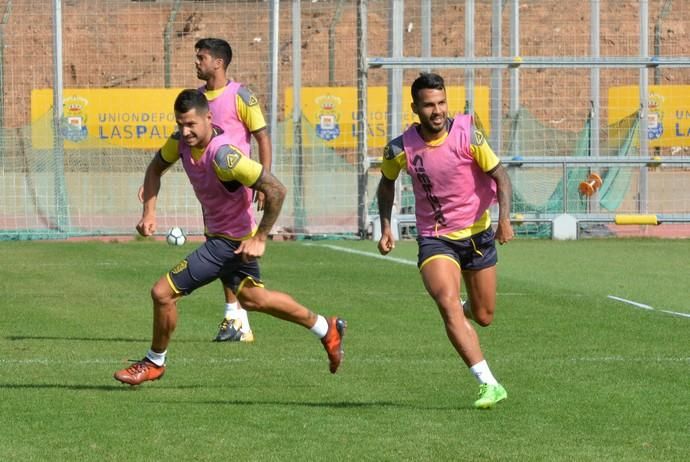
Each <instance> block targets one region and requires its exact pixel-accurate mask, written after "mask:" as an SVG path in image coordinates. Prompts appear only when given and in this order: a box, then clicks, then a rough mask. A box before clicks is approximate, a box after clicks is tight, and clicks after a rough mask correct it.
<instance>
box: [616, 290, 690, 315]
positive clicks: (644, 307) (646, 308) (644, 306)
mask: <svg viewBox="0 0 690 462" xmlns="http://www.w3.org/2000/svg"><path fill="white" fill-rule="evenodd" d="M608 298H610V299H612V300H617V301H619V302H623V303H627V304H628V305H632V306H635V307H637V308H642V309H644V310H649V311H660V312H662V313H666V314H672V315H674V316H682V317H684V318H690V314H688V313H680V312H678V311H668V310H657V309H655V308H654V307H652V306H649V305H645V304H644V303H638V302H633V301H632V300H626V299H625V298H620V297H616V296H615V295H608Z"/></svg>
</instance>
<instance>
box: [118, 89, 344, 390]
mask: <svg viewBox="0 0 690 462" xmlns="http://www.w3.org/2000/svg"><path fill="white" fill-rule="evenodd" d="M175 119H176V122H177V126H178V132H177V135H176V137H177V138H178V140H179V142H178V149H177V151H175V152H171V151H165V150H161V151H158V153H156V155H155V156H154V158H153V159H152V160H151V162H150V163H149V165H148V167H147V169H146V174H145V176H144V193H143V197H144V205H143V211H142V216H141V220H140V221H139V223H138V224H137V226H136V228H137V231H138V232H139V234H141V235H142V236H151V235H153V234H154V233H155V231H156V201H157V198H158V192H159V191H160V185H161V177H162V176H163V173H164V172H165V171H166V170H167V169H168V168H169V167H170V166H171V165H172V164H174V163H175V162H177V161H178V160H181V161H182V166H183V167H184V170H185V172H186V173H187V176H188V178H189V181H190V183H191V184H192V186H193V188H194V193H195V194H196V197H197V199H198V200H199V202H200V204H201V209H202V213H203V217H204V223H205V227H206V231H205V234H206V241H205V243H204V244H202V245H201V246H200V247H198V248H197V249H196V250H195V251H194V252H192V253H191V254H189V255H188V256H187V257H186V258H185V259H184V260H182V261H181V262H180V263H178V264H177V265H176V266H175V267H174V268H173V269H171V270H170V271H169V272H168V273H166V274H165V275H163V276H162V277H161V278H160V279H159V280H158V281H157V282H156V283H155V284H154V286H153V288H152V289H151V298H152V300H153V338H152V341H151V348H150V349H149V351H148V352H147V354H146V356H145V357H144V358H143V359H141V360H140V361H137V362H135V363H134V364H133V365H131V366H130V367H128V368H125V369H122V370H119V371H116V372H115V374H114V377H115V379H116V380H118V381H120V382H122V383H128V384H130V385H138V384H140V383H142V382H145V381H148V380H157V379H159V378H161V377H162V376H163V374H164V373H165V368H166V365H165V362H166V354H167V350H168V344H169V343H170V338H171V336H172V333H173V331H174V330H175V327H176V325H177V301H178V300H179V299H180V298H182V297H183V296H185V295H189V294H191V293H192V292H193V291H194V290H196V289H198V288H199V287H202V286H204V285H206V284H209V283H210V282H212V281H214V280H216V279H220V280H221V281H222V282H223V284H224V285H225V286H227V287H229V288H231V289H232V290H233V293H236V294H237V296H238V298H239V301H240V303H241V304H242V306H244V307H245V308H247V309H249V310H256V311H261V312H264V313H267V314H270V315H272V316H274V317H277V318H280V319H283V320H286V321H290V322H293V323H296V324H299V325H301V326H304V327H306V328H307V329H310V330H311V331H312V332H313V333H314V334H315V335H316V336H317V337H318V338H320V339H321V343H322V344H323V346H324V348H325V349H326V352H327V354H328V359H329V369H330V371H331V373H335V372H336V371H337V369H338V366H339V365H340V362H341V360H342V356H343V350H342V338H343V335H344V333H345V328H346V323H345V321H344V320H342V319H340V318H337V317H330V318H328V319H327V318H325V317H323V316H321V315H318V314H315V313H313V312H312V311H310V310H309V309H307V308H306V307H304V306H302V305H300V304H299V303H298V302H296V301H295V300H294V299H293V298H292V297H291V296H289V295H288V294H285V293H282V292H276V291H269V290H267V289H266V288H265V287H264V284H263V282H262V281H261V276H260V271H259V264H258V259H259V258H260V257H261V256H262V255H263V254H264V251H265V248H266V240H267V239H268V235H269V232H270V231H271V228H272V227H273V225H274V224H275V222H276V220H277V218H278V215H279V213H280V209H281V207H282V204H283V200H284V199H285V186H283V185H282V183H280V181H278V179H277V178H276V177H275V176H273V174H272V173H271V172H270V171H268V170H267V169H265V168H264V167H263V166H262V165H261V164H260V163H258V162H255V161H253V160H252V159H251V158H249V157H248V156H246V155H244V154H243V153H242V151H241V150H240V149H239V148H238V147H236V146H234V145H233V143H234V139H235V136H233V135H232V134H230V135H228V134H226V133H224V132H223V130H222V129H221V128H220V127H218V126H215V125H213V123H212V118H211V113H210V112H209V104H208V101H207V99H206V97H205V96H204V95H203V93H201V92H199V91H198V90H195V89H188V90H183V91H182V92H181V93H180V94H179V95H178V97H177V98H176V100H175ZM252 190H253V191H260V192H262V193H263V194H264V211H263V215H262V217H261V221H260V222H259V224H258V226H257V224H256V220H255V218H254V210H253V205H252V196H253V191H252Z"/></svg>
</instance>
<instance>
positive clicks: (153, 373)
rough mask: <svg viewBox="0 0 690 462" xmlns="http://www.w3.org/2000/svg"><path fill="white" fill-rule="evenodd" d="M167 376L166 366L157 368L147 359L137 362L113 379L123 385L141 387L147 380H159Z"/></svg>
mask: <svg viewBox="0 0 690 462" xmlns="http://www.w3.org/2000/svg"><path fill="white" fill-rule="evenodd" d="M163 374H165V366H164V365H163V366H156V365H155V364H153V363H152V362H151V361H149V360H148V359H147V358H144V359H142V360H140V361H137V362H135V363H134V364H132V365H131V366H129V367H128V368H126V369H122V370H120V371H117V372H115V374H114V375H113V377H115V380H119V381H120V382H122V383H128V384H130V385H139V384H140V383H142V382H146V381H147V380H158V379H160V378H161V377H163Z"/></svg>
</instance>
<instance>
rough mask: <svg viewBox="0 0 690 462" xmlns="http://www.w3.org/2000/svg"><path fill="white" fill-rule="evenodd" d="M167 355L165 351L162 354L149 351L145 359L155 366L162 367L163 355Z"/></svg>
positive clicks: (163, 362)
mask: <svg viewBox="0 0 690 462" xmlns="http://www.w3.org/2000/svg"><path fill="white" fill-rule="evenodd" d="M167 353H168V350H165V351H164V352H163V353H156V352H155V351H153V350H149V352H148V353H146V359H148V360H149V361H151V362H152V363H153V364H155V365H156V366H163V365H164V364H165V355H166V354H167Z"/></svg>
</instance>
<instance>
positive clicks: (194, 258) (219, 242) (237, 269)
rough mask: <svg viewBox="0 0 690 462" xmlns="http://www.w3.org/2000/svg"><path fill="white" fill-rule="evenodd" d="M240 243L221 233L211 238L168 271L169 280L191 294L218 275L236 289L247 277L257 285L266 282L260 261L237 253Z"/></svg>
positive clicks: (178, 288) (181, 292)
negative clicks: (244, 259)
mask: <svg viewBox="0 0 690 462" xmlns="http://www.w3.org/2000/svg"><path fill="white" fill-rule="evenodd" d="M239 244H240V243H239V242H238V241H231V240H229V239H223V238H221V237H209V238H207V240H206V242H204V244H203V245H201V246H200V247H198V248H197V249H196V250H195V251H194V252H192V253H191V254H189V255H187V257H186V258H185V259H184V260H182V261H181V262H180V263H178V264H177V265H175V267H174V268H173V269H171V270H170V271H169V272H168V282H170V285H171V287H172V288H173V290H174V291H175V292H176V293H178V294H182V295H188V294H191V293H192V292H193V291H194V290H196V289H198V288H199V287H202V286H205V285H206V284H208V283H210V282H212V281H215V280H216V279H220V280H221V281H223V285H225V286H226V287H228V288H230V289H231V290H232V291H233V292H235V293H237V292H238V291H239V289H240V288H241V285H242V283H243V282H244V281H245V280H246V279H247V278H249V279H251V280H252V281H253V282H254V284H255V285H259V286H261V285H263V284H262V283H261V273H260V271H259V263H258V262H257V261H256V260H253V261H251V262H249V263H245V262H243V261H242V257H241V256H240V255H237V254H235V250H237V248H238V247H239Z"/></svg>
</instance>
